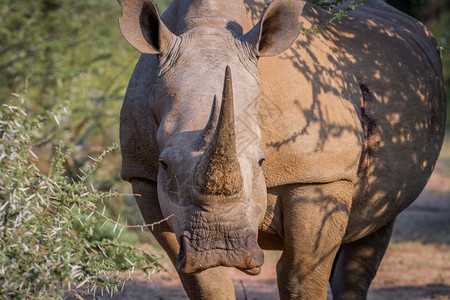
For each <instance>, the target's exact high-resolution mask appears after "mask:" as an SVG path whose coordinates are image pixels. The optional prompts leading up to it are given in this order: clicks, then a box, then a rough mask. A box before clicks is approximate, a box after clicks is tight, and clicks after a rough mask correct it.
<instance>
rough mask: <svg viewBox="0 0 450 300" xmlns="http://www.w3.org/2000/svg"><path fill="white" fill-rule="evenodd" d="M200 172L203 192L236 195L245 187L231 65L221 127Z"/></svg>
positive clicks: (207, 150) (226, 79)
mask: <svg viewBox="0 0 450 300" xmlns="http://www.w3.org/2000/svg"><path fill="white" fill-rule="evenodd" d="M198 171H199V175H200V176H198V181H199V182H198V183H199V187H200V192H201V193H202V194H205V195H223V196H232V195H235V194H237V193H239V192H240V191H241V190H242V176H241V167H240V165H239V161H238V157H237V154H236V132H235V126H234V105H233V86H232V80H231V70H230V68H229V67H228V66H227V68H226V71H225V81H224V88H223V99H222V104H221V107H220V113H219V119H218V121H217V127H216V128H215V131H214V134H213V136H212V139H211V142H210V143H209V145H208V147H207V148H206V150H205V153H204V154H203V156H202V158H201V160H200V165H199V169H198Z"/></svg>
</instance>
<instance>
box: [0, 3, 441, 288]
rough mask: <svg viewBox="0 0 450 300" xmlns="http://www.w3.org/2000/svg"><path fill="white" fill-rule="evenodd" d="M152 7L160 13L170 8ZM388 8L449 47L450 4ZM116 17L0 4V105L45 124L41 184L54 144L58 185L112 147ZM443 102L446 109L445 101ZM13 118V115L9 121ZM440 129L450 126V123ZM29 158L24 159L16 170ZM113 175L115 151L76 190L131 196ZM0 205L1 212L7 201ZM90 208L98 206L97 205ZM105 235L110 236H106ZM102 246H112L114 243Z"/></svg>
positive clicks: (36, 148)
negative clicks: (67, 152) (67, 153)
mask: <svg viewBox="0 0 450 300" xmlns="http://www.w3.org/2000/svg"><path fill="white" fill-rule="evenodd" d="M156 2H157V5H158V7H159V9H160V11H163V10H164V9H165V7H166V6H167V5H168V3H170V0H160V1H156ZM387 2H388V3H390V4H391V5H393V6H395V7H397V8H399V9H401V10H403V11H405V12H406V13H408V14H410V15H413V16H414V17H416V18H417V19H419V20H421V21H422V22H424V23H425V24H426V25H427V26H428V27H430V28H431V30H432V31H433V32H434V34H435V35H436V37H437V38H438V41H439V43H440V44H441V46H443V47H449V46H450V0H388V1H387ZM119 16H120V6H119V4H118V3H117V2H116V1H114V0H33V1H28V0H0V105H2V104H11V105H13V106H20V107H22V108H21V109H23V111H24V112H25V113H26V117H25V118H22V121H23V122H25V123H26V122H27V120H28V119H30V120H31V119H33V118H34V117H36V116H38V115H39V114H44V115H46V116H47V121H46V122H40V124H41V125H40V126H41V129H40V130H37V131H35V132H34V133H33V135H32V136H31V137H30V139H29V141H28V144H27V145H28V146H29V149H30V150H31V151H33V153H35V155H36V157H38V159H34V160H33V162H32V164H33V165H35V166H36V168H37V169H38V170H39V174H41V175H42V176H44V177H42V178H41V179H42V180H44V179H45V180H48V179H49V180H56V177H54V176H55V174H58V173H55V170H54V169H52V167H51V166H52V164H51V160H52V159H54V157H60V156H58V155H60V154H58V151H59V150H57V149H61V148H57V147H56V146H57V145H58V143H59V141H63V142H64V145H65V148H64V149H72V150H73V151H72V154H71V155H70V156H66V157H65V159H64V160H61V158H60V160H61V162H62V161H64V164H63V169H59V171H58V172H63V173H64V176H66V177H64V176H63V178H69V179H74V180H75V181H77V182H78V181H79V177H78V176H80V174H82V173H81V171H80V169H82V170H86V168H87V167H88V166H89V164H91V163H92V160H91V159H90V158H89V156H90V157H98V156H99V155H101V154H102V152H103V150H104V149H105V147H107V146H109V145H112V144H113V143H115V142H118V132H119V130H118V123H119V111H120V107H121V104H122V99H123V96H124V93H125V89H126V86H127V83H128V80H129V78H130V76H131V73H132V71H133V67H134V64H135V62H136V61H137V59H138V56H139V53H138V52H137V51H136V50H135V49H134V48H132V47H131V46H130V45H129V44H128V43H127V42H126V41H125V39H124V38H123V37H122V36H121V33H120V31H119V28H118V25H117V19H118V17H119ZM443 64H444V76H445V78H446V87H447V91H450V53H448V52H446V53H443ZM19 95H20V96H19ZM23 99H26V100H23ZM447 102H448V103H450V93H447ZM56 106H60V107H61V108H62V107H65V108H66V109H63V110H62V111H63V112H64V114H56V113H55V114H53V115H51V114H48V112H51V111H54V108H55V107H56ZM448 106H450V105H448ZM10 111H11V110H10ZM2 112H3V113H2V115H1V122H6V121H7V118H8V117H7V116H12V115H7V114H6V110H2ZM17 113H18V112H17V110H15V112H14V114H13V115H15V116H17ZM19 115H20V114H19ZM22 116H25V115H24V114H22ZM10 121H11V120H10ZM11 122H13V121H11ZM447 122H448V124H450V120H448V121H447ZM2 124H3V123H2ZM11 124H13V123H11ZM58 125H59V126H58ZM11 126H12V125H11ZM5 130H6V129H5ZM4 132H5V131H4V130H3V131H2V133H4ZM6 143H13V140H11V139H10V140H8V139H5V138H4V137H2V144H4V145H6ZM28 146H27V147H28ZM5 147H6V146H5ZM27 149H28V148H27ZM27 151H28V150H27ZM2 155H3V154H2V153H0V156H2ZM30 155H31V154H30V153H29V152H28V156H27V157H25V158H24V159H25V160H22V163H23V164H25V163H26V161H28V159H29V158H30ZM32 156H33V155H31V157H32ZM0 164H2V165H1V167H2V172H3V171H4V170H5V169H3V168H4V167H7V165H6V162H5V161H4V160H1V161H0ZM17 172H18V171H17ZM52 172H53V173H52ZM119 172H120V155H119V151H113V152H112V153H109V155H108V156H107V157H106V158H105V160H104V162H103V163H102V164H101V165H100V166H99V167H98V169H97V170H96V172H95V173H94V174H93V175H92V176H90V177H89V178H86V179H85V181H83V184H86V186H94V187H95V188H96V190H97V191H98V192H99V193H102V192H109V191H110V190H118V191H121V192H122V193H124V194H127V193H130V190H129V185H128V184H126V183H123V182H122V181H121V179H120V176H119ZM27 174H28V173H27ZM27 174H24V173H20V172H19V173H17V176H22V177H23V178H25V177H26V176H28V175H30V174H31V173H30V174H28V175H27ZM33 174H34V173H33ZM33 174H31V175H32V176H34V175H33ZM52 174H53V175H52ZM2 175H4V174H2ZM31 175H30V176H31ZM24 176H25V177H24ZM47 176H48V177H47ZM51 176H53V177H51ZM7 179H8V178H3V179H2V180H7ZM45 180H44V181H45ZM44 181H42V182H44ZM66 183H67V184H71V181H67V182H66ZM22 188H23V187H22ZM72 188H74V187H72ZM1 197H2V198H1V199H0V200H1V201H2V202H1V203H0V206H1V205H2V204H3V203H4V201H5V198H4V197H6V196H4V194H2V196H1ZM27 197H29V196H27ZM27 197H25V199H26V198H27ZM103 200H104V201H106V207H107V212H106V215H107V216H109V217H110V218H112V219H114V220H115V219H116V218H117V217H118V216H119V215H121V216H123V217H124V218H126V219H127V220H128V223H130V224H140V223H142V222H143V221H142V219H141V217H140V214H139V213H138V211H137V209H136V205H135V202H134V199H133V197H131V196H122V197H118V198H113V199H109V197H104V199H103ZM90 201H91V202H92V203H94V204H95V205H97V206H98V205H99V204H98V201H100V198H95V197H94V198H92V199H90ZM40 209H43V208H40ZM37 211H39V209H38V210H37ZM70 224H71V225H70V226H75V225H73V224H72V223H70ZM68 226H69V225H68ZM70 228H72V227H70ZM72 229H73V228H72ZM72 229H71V230H72ZM75 229H76V228H75ZM77 230H82V229H79V228H78V229H77ZM108 230H109V231H108V232H111V231H112V228H111V227H110V228H109V229H108ZM69 231H70V230H69ZM106 235H107V233H106V231H103V233H102V232H100V233H98V234H93V235H91V237H90V238H89V239H91V240H98V241H101V240H102V239H103V238H104V237H105V236H106ZM92 236H96V238H94V239H93V238H92ZM109 238H110V240H113V239H114V236H110V237H109ZM123 238H125V240H127V241H131V242H134V241H137V240H142V241H143V240H146V241H148V239H149V238H150V235H145V236H144V237H143V235H133V234H126V233H125V234H124V237H123ZM3 241H6V239H5V240H3ZM74 241H75V240H74ZM2 251H6V250H2ZM4 253H6V252H3V253H2V255H3V254H4ZM0 259H3V258H0ZM2 280H4V279H2V277H1V274H0V284H4V282H2Z"/></svg>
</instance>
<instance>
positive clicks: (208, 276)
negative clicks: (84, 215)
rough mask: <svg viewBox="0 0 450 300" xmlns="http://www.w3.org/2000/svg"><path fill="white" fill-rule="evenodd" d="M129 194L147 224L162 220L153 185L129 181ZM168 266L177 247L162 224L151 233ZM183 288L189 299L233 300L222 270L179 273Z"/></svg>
mask: <svg viewBox="0 0 450 300" xmlns="http://www.w3.org/2000/svg"><path fill="white" fill-rule="evenodd" d="M132 186H133V193H135V194H139V195H140V197H136V202H137V204H138V206H139V210H140V211H141V214H142V217H143V218H144V220H145V222H146V223H147V224H151V223H154V222H157V221H159V220H162V219H164V217H163V215H162V213H161V209H160V207H159V202H158V194H157V187H156V182H152V181H149V180H145V179H133V180H132ZM152 234H153V236H154V237H155V238H156V240H157V241H158V243H159V244H160V245H161V247H163V248H164V250H165V251H166V253H167V255H168V256H169V258H170V260H171V261H172V263H173V264H174V265H175V260H176V257H177V255H178V252H179V249H180V247H179V244H178V242H177V239H176V237H175V234H174V233H173V232H172V230H171V229H170V227H169V226H168V225H167V223H166V222H163V223H161V224H159V225H156V226H155V227H154V229H153V231H152ZM179 276H180V279H181V282H182V284H183V287H184V289H185V291H186V293H187V295H188V296H189V298H190V299H205V300H206V299H211V300H212V299H220V300H225V299H227V300H228V299H235V298H236V296H235V292H234V286H233V282H232V281H231V278H230V276H229V274H228V272H227V269H226V268H222V267H219V268H212V269H208V270H205V271H203V272H200V273H198V274H195V275H187V274H180V273H179Z"/></svg>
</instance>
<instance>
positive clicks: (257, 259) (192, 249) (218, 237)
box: [176, 229, 264, 275]
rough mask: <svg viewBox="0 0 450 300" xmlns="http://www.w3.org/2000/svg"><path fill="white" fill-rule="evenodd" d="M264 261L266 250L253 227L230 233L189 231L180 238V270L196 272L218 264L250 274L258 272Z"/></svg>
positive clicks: (182, 271) (190, 272)
mask: <svg viewBox="0 0 450 300" xmlns="http://www.w3.org/2000/svg"><path fill="white" fill-rule="evenodd" d="M263 263H264V253H263V251H262V250H261V248H260V247H259V246H258V243H257V236H256V233H253V232H251V231H250V230H239V229H236V230H234V231H230V232H228V233H227V234H220V233H217V232H209V231H204V230H197V231H195V230H186V231H184V232H183V234H182V236H181V237H180V253H179V254H178V257H177V261H176V269H177V270H178V272H180V273H186V274H195V273H198V272H201V271H204V270H206V269H209V268H214V267H218V266H224V267H234V268H237V269H239V270H241V271H243V272H245V273H247V274H249V275H258V274H259V273H260V272H261V266H262V264H263Z"/></svg>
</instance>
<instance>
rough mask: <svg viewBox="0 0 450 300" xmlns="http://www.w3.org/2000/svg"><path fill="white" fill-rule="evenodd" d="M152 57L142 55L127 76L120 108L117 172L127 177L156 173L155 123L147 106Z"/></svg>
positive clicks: (153, 62) (152, 176) (139, 176)
mask: <svg viewBox="0 0 450 300" xmlns="http://www.w3.org/2000/svg"><path fill="white" fill-rule="evenodd" d="M155 63H156V62H155V58H154V57H153V56H151V55H142V56H141V58H140V59H139V61H138V63H137V65H136V68H135V70H134V72H133V76H132V77H131V80H130V83H129V85H128V89H127V92H126V95H125V99H124V102H123V105H122V109H121V112H120V145H121V152H122V171H121V176H122V178H123V179H124V180H127V181H130V180H131V179H133V178H146V179H149V180H152V181H156V177H157V173H158V155H159V150H158V144H157V140H156V133H157V126H156V124H155V122H154V120H153V118H152V115H151V110H150V101H149V99H150V93H151V87H152V82H153V81H154V74H153V73H152V70H154V69H155V68H154V65H155Z"/></svg>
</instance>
